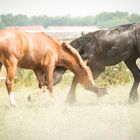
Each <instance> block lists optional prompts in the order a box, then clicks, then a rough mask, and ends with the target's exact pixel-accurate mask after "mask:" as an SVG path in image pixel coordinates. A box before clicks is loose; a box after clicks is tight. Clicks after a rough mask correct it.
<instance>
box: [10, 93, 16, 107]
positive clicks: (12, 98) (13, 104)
mask: <svg viewBox="0 0 140 140" xmlns="http://www.w3.org/2000/svg"><path fill="white" fill-rule="evenodd" d="M9 100H10V103H11V105H12V106H14V107H15V106H16V101H15V97H14V94H13V93H12V92H11V93H10V94H9Z"/></svg>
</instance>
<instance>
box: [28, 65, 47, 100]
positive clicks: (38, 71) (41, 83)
mask: <svg viewBox="0 0 140 140" xmlns="http://www.w3.org/2000/svg"><path fill="white" fill-rule="evenodd" d="M34 73H35V75H36V78H37V80H38V82H39V88H40V90H39V91H37V92H35V93H34V94H33V97H34V96H35V97H36V96H39V95H41V94H43V93H45V92H46V81H45V76H44V72H43V71H42V69H40V68H37V69H34ZM27 99H28V101H31V100H32V95H29V96H28V98H27Z"/></svg>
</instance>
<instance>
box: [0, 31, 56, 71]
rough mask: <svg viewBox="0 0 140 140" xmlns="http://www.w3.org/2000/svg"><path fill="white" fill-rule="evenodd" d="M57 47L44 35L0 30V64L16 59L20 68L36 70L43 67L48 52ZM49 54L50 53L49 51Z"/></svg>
mask: <svg viewBox="0 0 140 140" xmlns="http://www.w3.org/2000/svg"><path fill="white" fill-rule="evenodd" d="M55 47H56V46H55V45H54V43H53V41H52V40H51V39H50V38H49V37H47V36H45V35H44V34H43V33H41V32H40V33H31V32H25V31H22V30H19V29H4V30H0V52H1V53H0V62H1V63H5V60H6V59H10V58H11V57H14V58H15V59H17V61H18V66H19V67H23V68H30V69H31V68H32V69H33V68H34V67H36V65H41V62H42V59H43V57H44V55H45V53H46V51H47V50H51V49H53V51H54V48H55ZM48 52H49V51H48Z"/></svg>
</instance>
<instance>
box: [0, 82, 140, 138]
mask: <svg viewBox="0 0 140 140" xmlns="http://www.w3.org/2000/svg"><path fill="white" fill-rule="evenodd" d="M131 85H132V83H131V84H128V85H125V86H118V87H111V88H109V89H108V90H109V93H110V94H108V95H105V96H104V97H102V98H100V99H97V97H96V95H95V94H94V93H92V92H89V91H86V90H85V89H84V88H83V87H81V86H80V85H79V86H78V87H77V103H76V104H75V105H73V106H68V105H66V104H64V101H65V98H66V95H67V93H68V90H69V88H70V85H62V84H58V85H57V86H55V87H54V95H55V105H50V104H49V103H48V101H49V98H48V94H47V93H48V92H46V94H44V95H41V96H40V97H37V98H36V99H35V100H34V101H32V102H28V101H27V96H28V95H29V94H30V93H32V92H34V91H35V90H36V87H35V88H34V87H30V88H29V87H28V88H27V87H22V86H21V87H19V88H18V89H17V90H15V96H16V101H17V104H18V106H17V108H16V109H15V110H13V108H11V107H10V105H9V100H8V96H7V92H6V88H5V86H2V87H1V88H0V140H58V139H59V140H104V139H105V140H140V101H139V102H138V103H136V104H133V105H130V104H128V92H129V90H130V86H131ZM139 91H140V90H139Z"/></svg>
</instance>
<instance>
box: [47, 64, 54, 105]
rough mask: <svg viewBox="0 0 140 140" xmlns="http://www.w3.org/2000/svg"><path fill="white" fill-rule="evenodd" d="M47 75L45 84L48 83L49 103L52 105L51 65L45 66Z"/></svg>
mask: <svg viewBox="0 0 140 140" xmlns="http://www.w3.org/2000/svg"><path fill="white" fill-rule="evenodd" d="M46 71H47V73H46V76H47V78H46V79H47V83H48V87H47V88H48V90H49V97H50V102H51V103H54V98H53V72H54V65H53V64H51V66H47V69H46Z"/></svg>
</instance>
